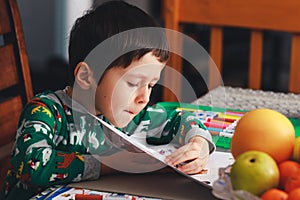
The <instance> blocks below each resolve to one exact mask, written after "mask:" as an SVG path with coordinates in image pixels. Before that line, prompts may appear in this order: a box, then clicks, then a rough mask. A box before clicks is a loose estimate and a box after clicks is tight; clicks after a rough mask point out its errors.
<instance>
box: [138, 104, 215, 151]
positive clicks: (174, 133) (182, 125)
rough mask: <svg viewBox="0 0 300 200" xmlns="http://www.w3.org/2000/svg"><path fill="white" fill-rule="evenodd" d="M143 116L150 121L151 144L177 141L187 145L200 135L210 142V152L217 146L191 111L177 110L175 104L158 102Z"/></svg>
mask: <svg viewBox="0 0 300 200" xmlns="http://www.w3.org/2000/svg"><path fill="white" fill-rule="evenodd" d="M143 116H144V117H143V119H142V120H141V121H143V120H149V121H150V123H149V127H148V130H147V142H148V143H150V144H163V143H169V142H175V144H176V143H177V144H180V145H185V144H187V143H188V142H189V141H190V140H191V138H193V137H195V136H200V137H202V138H204V139H205V140H206V141H207V142H208V146H209V152H210V153H212V152H213V151H214V150H215V148H216V147H215V144H214V143H213V141H212V136H211V134H210V133H209V131H208V130H207V129H206V127H205V126H204V125H203V124H202V123H201V121H200V120H199V119H198V118H197V116H195V115H194V114H193V113H191V112H188V111H180V110H176V107H175V106H174V107H173V108H170V107H168V108H165V107H164V106H163V105H161V104H157V105H156V106H155V107H149V108H148V109H147V111H146V113H145V114H144V115H143Z"/></svg>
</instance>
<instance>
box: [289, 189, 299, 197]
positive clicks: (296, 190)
mask: <svg viewBox="0 0 300 200" xmlns="http://www.w3.org/2000/svg"><path fill="white" fill-rule="evenodd" d="M299 199H300V188H297V189H295V190H293V191H291V192H290V193H289V197H288V200H299Z"/></svg>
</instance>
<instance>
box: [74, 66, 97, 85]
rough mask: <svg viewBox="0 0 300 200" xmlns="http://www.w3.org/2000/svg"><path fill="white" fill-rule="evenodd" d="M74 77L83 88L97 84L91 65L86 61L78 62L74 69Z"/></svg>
mask: <svg viewBox="0 0 300 200" xmlns="http://www.w3.org/2000/svg"><path fill="white" fill-rule="evenodd" d="M74 77H75V81H76V82H77V84H78V85H79V86H80V87H81V88H82V89H85V90H86V89H90V88H91V87H93V86H94V85H95V80H94V77H93V72H92V70H91V68H90V67H89V65H88V64H87V63H85V62H80V63H78V64H77V66H76V68H75V70H74Z"/></svg>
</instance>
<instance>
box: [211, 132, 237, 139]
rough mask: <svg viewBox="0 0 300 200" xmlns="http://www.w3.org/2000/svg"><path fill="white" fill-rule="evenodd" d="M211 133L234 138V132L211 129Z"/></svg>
mask: <svg viewBox="0 0 300 200" xmlns="http://www.w3.org/2000/svg"><path fill="white" fill-rule="evenodd" d="M210 134H212V135H217V136H220V137H228V138H232V136H233V133H228V132H216V131H210Z"/></svg>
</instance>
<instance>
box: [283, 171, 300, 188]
mask: <svg viewBox="0 0 300 200" xmlns="http://www.w3.org/2000/svg"><path fill="white" fill-rule="evenodd" d="M297 188H300V172H298V173H296V174H292V175H291V176H290V177H288V178H287V180H286V182H285V184H284V191H286V192H288V193H289V192H291V191H293V190H294V189H297Z"/></svg>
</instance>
